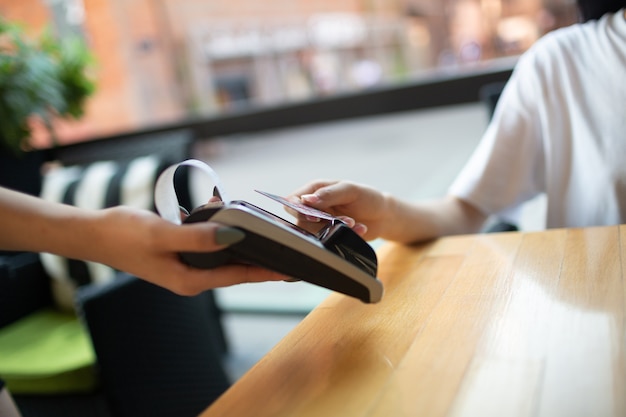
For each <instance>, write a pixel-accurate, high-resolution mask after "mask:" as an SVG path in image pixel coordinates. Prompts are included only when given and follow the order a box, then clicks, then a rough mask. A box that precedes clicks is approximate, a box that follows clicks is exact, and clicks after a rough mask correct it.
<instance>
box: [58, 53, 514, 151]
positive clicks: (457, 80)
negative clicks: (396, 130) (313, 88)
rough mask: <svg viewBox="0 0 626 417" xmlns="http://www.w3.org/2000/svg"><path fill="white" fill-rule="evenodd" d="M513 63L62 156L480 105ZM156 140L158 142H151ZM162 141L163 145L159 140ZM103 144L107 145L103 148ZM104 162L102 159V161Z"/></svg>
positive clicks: (249, 113)
mask: <svg viewBox="0 0 626 417" xmlns="http://www.w3.org/2000/svg"><path fill="white" fill-rule="evenodd" d="M512 66H513V63H512V62H511V61H508V60H507V61H504V62H503V63H501V64H499V65H491V66H489V67H485V68H475V69H472V70H465V71H463V72H458V71H457V72H454V73H452V72H448V73H446V72H437V73H433V74H431V75H429V76H424V77H422V78H421V79H419V80H417V81H413V82H407V83H403V84H399V85H393V86H381V87H378V88H375V89H370V90H366V91H361V92H356V93H350V94H342V95H333V96H331V97H325V98H321V99H320V98H318V99H315V100H309V101H303V102H298V103H289V104H284V105H277V106H273V107H265V108H249V109H245V110H238V111H236V112H231V113H229V114H224V115H216V116H209V117H198V118H194V119H189V120H183V121H179V122H176V123H170V124H163V125H158V126H152V127H147V128H143V129H137V130H134V131H130V132H124V133H121V134H116V135H111V136H103V137H95V138H91V140H89V141H86V142H79V143H75V144H71V145H65V146H62V147H61V148H62V149H59V152H55V153H57V154H58V153H62V154H68V153H69V154H81V153H82V152H83V151H86V150H87V149H90V148H94V147H100V145H103V144H106V146H107V147H108V146H116V145H119V146H128V141H129V140H130V141H136V140H141V141H152V140H154V142H153V143H155V144H156V142H163V140H162V139H163V138H166V137H167V136H168V135H169V134H171V133H174V132H182V131H185V132H187V134H189V135H190V136H191V137H193V138H195V139H198V138H202V139H206V138H212V137H217V136H224V135H229V134H234V133H245V132H259V131H263V130H269V129H277V128H285V127H293V126H299V125H306V124H313V123H322V122H328V121H336V120H342V119H350V118H358V117H367V116H374V115H381V114H388V113H394V112H402V111H409V110H418V109H427V108H433V107H439V106H449V105H455V104H463V103H472V102H477V101H480V100H481V97H480V91H481V89H482V88H483V87H484V86H486V85H488V84H493V83H501V82H504V81H506V80H507V79H508V78H509V77H510V75H511V71H512ZM149 138H154V139H149ZM159 138H160V139H159ZM102 141H104V142H102ZM101 156H102V155H101Z"/></svg>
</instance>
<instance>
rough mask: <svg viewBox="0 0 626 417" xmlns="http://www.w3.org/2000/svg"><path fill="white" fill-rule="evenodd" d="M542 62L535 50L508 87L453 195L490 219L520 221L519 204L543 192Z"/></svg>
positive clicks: (523, 59)
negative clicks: (539, 73)
mask: <svg viewBox="0 0 626 417" xmlns="http://www.w3.org/2000/svg"><path fill="white" fill-rule="evenodd" d="M538 70H539V69H538V68H537V60H536V59H535V57H534V53H533V51H532V49H531V50H529V51H528V52H527V53H526V54H525V55H523V56H522V57H521V58H520V60H519V61H518V64H517V65H516V68H515V70H514V72H513V74H512V76H511V78H510V80H509V82H508V83H507V85H506V86H505V88H504V90H503V91H502V94H501V96H500V99H499V100H498V104H497V106H496V109H495V111H494V115H493V118H492V120H491V122H490V123H489V125H488V126H487V129H486V131H485V133H484V135H483V137H482V139H481V141H480V143H479V144H478V146H477V148H476V149H475V150H474V153H473V154H472V156H471V157H470V159H469V160H468V162H467V163H466V165H465V166H464V167H463V169H462V170H461V171H460V173H459V174H458V176H457V178H456V179H455V181H454V182H453V183H452V185H451V187H450V189H449V194H450V195H453V196H456V197H458V198H461V199H464V200H466V201H468V202H470V203H472V204H473V205H475V206H476V207H477V208H479V209H480V210H481V211H483V212H484V213H486V214H488V215H498V216H500V217H502V218H504V219H509V220H512V221H515V220H516V219H515V218H514V215H513V213H516V212H517V210H518V209H519V206H520V205H521V204H522V203H523V202H525V201H528V200H530V199H531V198H533V197H534V196H536V195H537V194H539V193H540V192H541V191H542V188H543V186H542V183H543V178H542V176H543V172H544V170H543V169H542V164H543V156H542V155H543V149H542V148H543V146H542V140H541V129H540V116H539V114H538V112H537V110H536V109H537V106H536V105H535V104H534V103H536V101H537V100H541V99H542V94H543V93H542V91H541V90H542V89H541V87H540V86H541V82H539V77H538Z"/></svg>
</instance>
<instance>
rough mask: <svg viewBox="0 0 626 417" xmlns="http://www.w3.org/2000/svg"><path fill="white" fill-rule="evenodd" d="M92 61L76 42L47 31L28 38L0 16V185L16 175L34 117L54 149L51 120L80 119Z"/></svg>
mask: <svg viewBox="0 0 626 417" xmlns="http://www.w3.org/2000/svg"><path fill="white" fill-rule="evenodd" d="M92 63H93V57H92V54H91V53H90V51H89V49H88V48H87V46H86V45H85V43H84V42H83V41H82V40H80V39H77V38H68V39H62V40H57V39H55V38H54V36H52V34H51V32H50V31H49V30H48V31H45V32H44V33H43V35H41V36H40V37H39V38H37V39H31V38H28V37H27V36H26V35H25V33H24V31H23V29H22V28H21V27H20V26H19V25H18V24H17V23H14V22H9V21H7V20H5V19H3V18H2V17H0V157H1V158H2V159H0V185H7V181H8V182H11V181H12V178H13V177H16V178H17V177H18V176H19V175H21V174H22V172H15V170H16V169H17V168H20V169H19V171H23V169H25V167H24V165H25V163H26V162H25V160H26V159H27V156H28V155H27V154H30V153H33V152H25V151H27V150H30V149H31V147H30V144H29V141H30V138H31V136H32V128H33V123H34V122H35V121H37V119H38V120H39V121H40V122H42V123H43V124H44V125H45V126H46V128H47V129H48V131H49V133H50V137H51V138H52V144H53V145H56V144H57V137H56V134H55V132H54V129H53V120H54V119H56V118H75V119H77V118H79V117H81V116H82V115H83V113H84V109H85V102H86V100H87V98H88V97H89V96H90V95H91V94H92V93H93V91H94V88H95V85H94V81H93V80H92V79H91V77H90V69H91V66H92ZM16 167H17V168H16ZM37 174H38V172H37ZM12 188H19V187H12Z"/></svg>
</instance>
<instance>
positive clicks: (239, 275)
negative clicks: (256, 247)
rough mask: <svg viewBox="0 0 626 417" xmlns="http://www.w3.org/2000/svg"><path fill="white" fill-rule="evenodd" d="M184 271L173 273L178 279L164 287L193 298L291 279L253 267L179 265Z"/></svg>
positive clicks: (169, 281)
mask: <svg viewBox="0 0 626 417" xmlns="http://www.w3.org/2000/svg"><path fill="white" fill-rule="evenodd" d="M178 265H179V267H180V268H181V269H183V270H182V271H178V272H173V273H174V274H177V275H175V276H177V277H178V278H177V279H176V280H174V281H173V282H172V281H171V280H168V282H167V284H166V285H164V286H166V287H167V288H169V289H170V291H173V292H174V293H176V294H179V295H185V296H193V295H197V294H199V293H201V292H203V291H206V290H209V289H214V288H222V287H228V286H232V285H237V284H243V283H253V282H266V281H287V280H290V278H289V277H287V276H285V275H282V274H279V273H277V272H273V271H270V270H267V269H264V268H260V267H256V266H252V265H225V266H222V267H219V268H216V269H196V268H193V267H189V266H187V265H184V264H178Z"/></svg>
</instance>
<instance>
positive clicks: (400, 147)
mask: <svg viewBox="0 0 626 417" xmlns="http://www.w3.org/2000/svg"><path fill="white" fill-rule="evenodd" d="M0 15H1V16H3V17H5V18H6V19H8V20H11V21H18V22H22V23H23V25H24V29H25V30H26V32H27V33H28V34H32V35H33V36H37V35H38V34H39V33H41V32H42V31H43V30H44V29H45V28H46V27H50V28H52V30H53V32H54V33H55V34H56V36H58V37H60V38H63V37H69V36H75V35H77V36H79V37H81V38H82V39H83V40H84V41H85V42H86V43H87V45H88V46H89V48H90V50H91V51H92V53H93V55H94V56H95V60H96V62H95V65H94V69H93V71H94V73H93V74H92V76H93V77H94V79H95V81H96V91H95V94H93V96H91V97H90V98H89V100H88V102H87V106H86V112H85V115H84V117H82V118H80V120H73V121H67V120H55V121H54V124H55V128H56V132H57V136H58V142H59V143H61V144H73V143H76V142H85V141H90V140H94V139H101V138H106V137H107V136H114V135H124V134H132V132H135V131H144V132H146V131H148V132H149V131H151V129H152V131H159V129H160V128H161V127H163V126H165V127H167V126H176V125H181V126H182V125H184V124H185V123H191V122H193V121H194V120H200V121H202V122H203V123H204V122H206V124H207V126H209V127H207V128H206V129H205V130H203V129H197V131H198V132H204V133H205V135H204V136H202V137H197V138H195V144H196V146H195V148H194V155H193V156H194V157H196V158H199V159H202V160H204V161H207V162H209V164H210V165H211V166H212V167H213V168H214V169H215V170H216V172H218V173H219V175H220V178H221V180H222V183H223V184H224V185H225V187H227V189H228V190H229V194H230V196H232V197H235V198H237V199H245V200H248V201H251V202H252V203H254V204H259V205H261V206H263V207H267V206H269V205H271V204H272V203H271V202H270V201H269V200H268V199H265V198H264V197H259V195H258V194H256V193H254V189H260V190H264V191H268V192H271V193H275V194H281V195H286V194H287V193H289V192H291V191H292V190H294V189H295V188H296V187H298V186H301V185H302V184H304V182H305V181H309V180H312V179H314V178H316V177H326V178H348V179H352V180H355V181H359V182H363V183H367V184H370V185H372V186H374V187H376V188H379V189H383V190H386V191H389V192H391V193H394V194H398V195H402V196H404V197H407V198H412V199H421V198H429V197H432V196H437V195H441V194H442V193H444V192H445V190H446V188H447V187H448V185H449V184H450V182H451V181H452V180H453V178H454V177H455V175H456V174H457V172H458V171H459V169H460V168H461V167H462V165H463V163H464V161H465V160H466V159H467V157H468V156H469V155H470V154H471V152H472V150H473V149H474V147H475V146H476V143H477V142H478V141H479V139H480V137H481V135H482V132H483V131H484V129H485V127H486V124H487V122H488V119H489V110H488V108H487V106H485V104H484V103H481V102H480V100H479V97H478V95H477V94H476V95H475V97H474V96H473V95H472V96H471V98H470V99H469V100H465V99H464V101H463V100H457V101H456V102H455V99H449V100H448V99H447V98H444V99H443V100H437V99H432V100H431V99H430V98H428V99H424V98H423V97H416V98H415V99H418V100H421V101H422V104H420V105H419V106H416V108H415V109H412V108H411V106H410V105H408V106H406V105H403V110H402V111H396V112H395V113H394V112H391V114H382V113H384V112H381V114H378V113H377V110H378V108H379V107H381V106H377V101H376V100H377V97H379V96H376V95H375V94H373V95H372V94H370V95H369V98H366V99H365V101H363V100H361V96H363V97H365V96H367V95H368V92H376V91H383V92H384V91H389V90H391V89H394V88H395V87H398V91H396V93H399V94H396V93H394V94H395V95H393V97H394V98H396V97H399V96H402V97H403V100H404V101H409V102H411V101H412V100H414V96H412V95H411V94H413V93H412V92H413V91H420V92H422V91H423V92H428V94H433V95H438V94H443V93H445V92H448V93H450V92H451V91H457V92H458V90H459V89H463V86H461V87H459V86H457V84H454V79H455V77H460V76H461V75H463V74H467V73H468V72H469V73H472V72H481V71H482V72H485V71H487V72H488V71H491V70H493V71H495V72H497V71H496V70H495V69H497V68H501V67H502V66H504V67H505V68H508V69H510V68H512V66H513V65H514V62H515V60H516V57H517V56H519V54H520V53H522V52H524V51H525V50H526V49H528V48H529V47H530V45H532V44H533V42H535V41H536V40H537V39H538V38H539V37H541V36H542V35H543V34H545V33H547V32H548V31H551V30H554V29H556V28H559V27H562V26H565V25H569V24H571V23H573V22H575V21H576V20H577V11H576V4H575V1H574V0H264V1H251V0H228V1H224V0H222V1H219V0H19V1H17V0H0ZM439 78H444V79H446V80H447V81H446V82H447V84H448V85H453V86H452V87H449V88H447V87H445V85H439V86H437V87H435V88H434V89H429V88H428V84H429V83H431V84H432V80H435V81H436V80H438V79H439ZM420 80H422V81H420ZM423 80H425V81H423ZM422 82H423V84H424V85H425V86H426V87H425V88H421V87H420V89H418V90H412V86H413V85H415V84H416V83H417V84H419V83H422ZM444 84H445V83H444ZM404 86H406V88H405V87H404ZM422 87H423V86H422ZM442 88H443V89H442ZM446 88H447V89H446ZM403 89H404V90H405V91H408V92H409V93H408V94H404V95H403V93H402V90H403ZM351 95H354V96H355V97H356V99H357V100H361V101H362V102H363V103H364V104H363V106H364V107H365V110H363V114H366V113H367V117H360V118H354V119H346V120H335V119H333V117H330V116H333V115H334V113H333V111H335V112H336V110H337V106H336V105H334V104H333V103H332V102H331V103H330V105H329V106H327V107H325V109H326V110H324V111H322V113H323V114H322V115H321V116H320V118H319V119H320V120H322V119H324V118H328V120H327V121H324V120H322V122H319V123H316V124H310V125H306V124H305V125H302V126H295V125H297V123H290V122H291V120H289V117H290V116H289V115H292V114H295V113H292V112H289V111H288V110H289V109H290V107H297V106H298V105H300V104H302V103H305V104H307V103H309V104H310V103H313V104H315V103H318V102H323V101H325V100H326V101H327V102H328V100H329V99H330V100H332V99H333V98H336V97H339V98H341V97H342V96H346V97H349V96H351ZM380 97H383V95H381V96H380ZM446 100H448V101H450V103H452V104H449V105H445V106H441V103H442V102H445V101H446ZM348 102H349V103H355V101H346V103H348ZM357 102H358V101H357ZM427 102H430V103H431V104H428V103H427ZM424 103H427V104H424ZM459 103H460V104H459ZM327 104H328V103H327ZM378 104H380V103H378ZM340 105H341V104H340ZM333 106H335V107H333ZM368 106H369V107H368ZM429 106H430V107H429ZM390 107H394V106H393V103H389V102H387V103H384V104H383V105H382V108H390ZM401 107H402V106H401ZM417 107H419V108H417ZM276 108H277V109H283V110H285V109H286V111H283V112H282V113H281V112H279V113H280V114H278V115H274V116H272V118H273V120H274V121H273V122H272V123H270V124H271V125H273V126H274V127H273V128H270V129H266V130H263V131H257V129H255V128H254V127H252V128H245V127H246V126H243V125H244V124H246V123H247V122H250V123H252V125H254V124H255V123H256V124H257V125H259V124H263V123H261V122H259V121H258V120H259V118H254V117H253V118H248V119H246V118H241V119H237V118H233V119H231V120H230V121H229V120H226V121H227V122H228V123H226V124H225V125H224V126H226V125H227V127H226V128H221V127H219V126H222V125H219V123H217V125H219V126H218V127H216V128H215V129H217V131H219V132H218V134H217V135H213V136H212V137H208V136H210V135H211V134H210V133H206V132H211V131H212V130H211V129H212V128H211V127H210V126H216V123H214V122H220V120H222V119H228V117H232V116H233V115H235V116H236V115H238V114H244V115H245V114H246V113H247V112H248V113H250V112H253V113H254V112H260V114H261V117H260V118H261V119H264V118H265V116H264V113H263V111H264V109H276ZM303 108H305V109H314V110H315V109H317V110H319V109H322V108H323V107H315V106H304V107H303ZM329 108H330V109H331V110H327V109H329ZM370 108H373V109H375V110H376V111H370ZM357 113H358V112H357ZM190 121H191V122H190ZM281 123H284V124H285V126H282V125H281ZM200 127H202V126H200ZM248 127H249V126H248ZM31 143H32V145H34V146H35V147H37V148H47V147H50V146H51V140H50V138H49V137H48V133H47V131H46V130H45V129H43V128H41V127H39V128H37V127H36V128H35V132H34V135H33V137H32V141H31ZM197 187H198V188H202V187H203V185H202V184H199V185H198V186H197ZM204 188H206V187H204ZM272 210H274V211H275V212H277V213H279V212H280V211H279V210H282V209H281V208H280V207H276V206H272ZM538 210H541V205H539V209H537V210H535V211H534V212H533V211H532V210H531V214H533V213H536V212H539V211H538ZM540 217H541V216H534V217H533V216H532V215H531V216H530V220H529V221H527V222H526V223H527V224H530V225H531V227H530V228H531V229H532V228H534V227H536V228H540V227H542V225H541V224H540V223H537V222H536V219H538V218H540ZM533 222H534V223H533ZM526 228H528V227H526ZM377 244H378V243H377V242H374V243H373V245H375V246H376V245H377ZM216 292H217V296H218V301H219V304H220V307H221V308H222V310H223V311H224V316H223V319H224V323H225V326H226V330H227V332H228V337H229V342H230V345H231V348H230V349H231V350H230V355H229V359H228V360H229V361H230V362H229V367H230V371H231V374H232V376H233V378H237V377H239V376H240V375H241V374H242V373H243V372H245V371H246V370H247V369H248V368H249V367H250V366H251V365H253V364H254V363H255V362H256V361H257V360H258V359H259V358H260V357H261V356H262V355H263V354H264V353H265V352H266V351H267V350H269V349H270V348H271V347H272V346H273V345H274V344H275V343H276V342H277V341H278V340H280V338H282V336H283V335H284V334H285V333H287V332H288V331H289V330H290V329H291V328H292V327H293V326H295V325H296V324H297V323H298V322H299V321H300V320H301V319H302V318H303V317H304V316H305V315H306V314H307V313H308V312H309V311H310V310H311V309H312V308H314V307H315V306H316V305H317V304H318V303H319V302H320V301H321V300H323V299H324V298H325V297H326V296H327V294H328V291H327V290H325V289H321V288H318V287H315V286H313V285H309V284H306V283H264V284H254V285H240V286H236V287H231V288H223V289H219V290H217V291H216Z"/></svg>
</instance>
